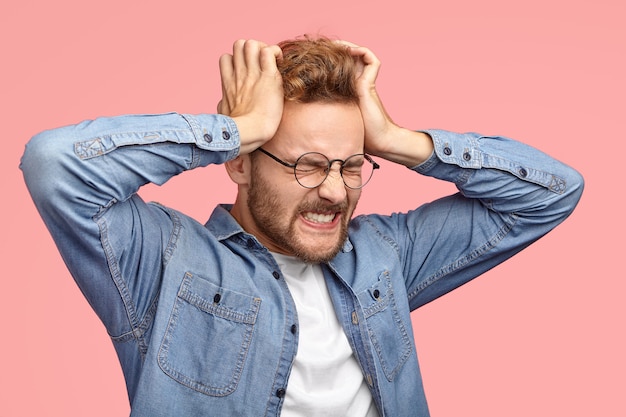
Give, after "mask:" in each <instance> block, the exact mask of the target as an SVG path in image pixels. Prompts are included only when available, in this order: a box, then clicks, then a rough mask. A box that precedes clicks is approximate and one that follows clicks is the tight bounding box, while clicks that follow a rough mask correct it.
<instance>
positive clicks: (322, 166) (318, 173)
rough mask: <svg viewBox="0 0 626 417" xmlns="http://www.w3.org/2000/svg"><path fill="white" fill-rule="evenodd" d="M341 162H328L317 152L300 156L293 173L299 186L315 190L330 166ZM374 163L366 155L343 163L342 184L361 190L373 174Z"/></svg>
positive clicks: (353, 156)
mask: <svg viewBox="0 0 626 417" xmlns="http://www.w3.org/2000/svg"><path fill="white" fill-rule="evenodd" d="M335 162H341V161H337V160H334V161H332V162H331V161H329V160H328V158H327V157H326V156H325V155H323V154H321V153H317V152H310V153H306V154H304V155H302V156H301V157H300V158H298V160H297V161H296V164H295V167H294V173H295V175H296V180H297V181H298V183H300V185H302V186H303V187H307V188H315V187H317V186H319V185H320V184H322V183H323V182H324V180H325V179H326V177H327V176H328V173H329V172H330V169H331V164H332V163H335ZM374 164H375V163H374V162H373V161H371V159H369V158H367V159H366V155H363V154H357V155H352V156H350V157H348V159H346V160H345V161H343V163H342V165H341V168H340V173H341V176H342V178H343V182H344V183H345V185H346V186H347V187H348V188H356V189H358V188H362V187H363V186H365V184H367V182H368V181H369V180H370V178H371V177H372V174H373V173H374Z"/></svg>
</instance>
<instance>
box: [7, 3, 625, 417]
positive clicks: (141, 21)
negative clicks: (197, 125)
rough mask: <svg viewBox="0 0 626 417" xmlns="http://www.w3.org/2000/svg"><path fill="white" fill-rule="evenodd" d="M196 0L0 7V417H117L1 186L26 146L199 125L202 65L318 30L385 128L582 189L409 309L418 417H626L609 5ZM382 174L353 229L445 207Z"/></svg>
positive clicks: (102, 378)
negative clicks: (559, 213)
mask: <svg viewBox="0 0 626 417" xmlns="http://www.w3.org/2000/svg"><path fill="white" fill-rule="evenodd" d="M210 3H217V2H210V1H199V0H198V1H192V0H181V1H177V2H172V1H168V2H165V1H159V0H152V1H128V0H124V1H122V0H108V1H106V2H105V1H101V2H85V1H77V0H58V1H54V2H51V1H43V0H22V1H20V2H17V1H13V2H9V1H5V2H3V3H2V6H0V46H1V49H0V51H1V52H0V53H1V54H2V65H1V67H0V74H1V77H0V83H1V85H0V105H1V106H2V107H1V109H0V117H1V120H2V136H3V141H2V143H3V146H2V152H1V153H0V158H1V161H2V165H1V168H0V169H1V170H2V173H1V176H0V178H1V181H2V191H3V202H2V205H1V210H2V213H1V214H2V215H1V216H0V219H1V220H0V221H1V222H2V225H1V227H2V229H1V230H2V236H3V239H2V240H1V243H0V244H1V245H2V247H1V250H0V254H1V256H2V266H3V270H4V274H3V275H4V279H3V284H2V290H1V291H0V320H1V322H0V325H1V329H0V335H1V337H2V339H1V343H0V352H1V354H0V361H1V363H0V369H2V372H0V416H2V417H13V416H55V417H56V416H64V417H74V416H76V417H79V416H80V417H84V416H90V417H97V416H107V417H110V416H123V415H127V414H128V410H129V407H128V404H127V398H126V393H125V388H124V384H123V379H122V374H121V371H120V368H119V365H118V363H117V359H116V357H115V354H114V351H113V348H112V346H111V344H110V342H109V341H108V337H107V335H106V332H105V330H104V328H103V326H102V325H101V324H100V323H99V322H98V321H97V319H96V317H95V315H94V314H93V313H92V312H91V310H90V308H89V307H88V305H87V303H86V302H85V301H84V300H83V298H82V296H81V295H80V293H79V291H78V289H77V287H76V286H75V284H74V283H73V282H72V280H71V278H70V276H69V274H68V273H67V271H66V269H65V267H64V265H63V264H62V262H61V260H60V257H59V255H58V254H57V252H56V249H55V247H54V245H53V242H52V240H51V239H50V237H49V236H48V234H47V232H46V230H45V228H44V226H43V223H42V221H41V220H40V219H39V217H38V215H37V213H36V212H35V209H34V207H33V205H32V203H31V202H30V200H29V197H28V195H27V192H26V189H25V187H24V185H23V182H22V179H21V174H20V172H19V171H18V169H17V165H18V160H19V157H20V156H21V153H22V151H23V147H24V144H25V143H26V141H27V140H28V139H29V137H30V136H32V135H33V134H35V133H37V132H38V131H40V130H43V129H46V128H51V127H56V126H59V125H63V124H68V123H74V122H78V121H80V120H83V119H87V118H94V117H97V116H100V115H115V114H121V113H144V112H146V113H149V112H165V111H171V110H175V111H179V112H189V113H200V112H212V111H213V110H214V109H215V104H216V102H217V100H218V99H219V91H220V89H219V74H218V66H217V60H218V57H219V56H220V54H222V53H224V52H228V51H229V50H230V48H231V45H232V42H233V41H234V40H235V39H237V38H250V37H252V38H257V39H262V40H265V41H267V42H277V41H279V40H282V39H285V38H291V37H294V36H297V35H300V34H303V33H317V32H320V33H324V34H326V35H329V36H332V37H339V38H344V39H347V40H350V41H353V42H355V43H358V44H362V45H366V46H368V47H370V48H371V49H372V50H374V51H375V52H376V53H377V55H378V56H379V57H380V58H381V60H382V62H383V68H382V71H381V74H380V78H379V82H378V88H379V92H380V94H381V96H382V97H383V100H384V102H385V103H386V106H387V109H388V110H389V112H390V113H391V114H392V116H393V117H394V119H395V120H396V122H398V123H399V124H402V125H404V126H406V127H411V128H415V129H418V128H428V127H437V128H445V129H449V130H456V131H469V130H471V131H479V132H482V133H485V134H501V135H506V136H511V137H515V138H518V139H520V140H523V141H525V142H527V143H530V144H532V145H535V146H537V147H540V148H542V149H543V150H545V151H547V152H548V153H550V154H552V155H553V156H555V157H557V158H559V159H561V160H563V161H566V162H567V163H569V164H570V165H572V166H574V167H576V168H578V169H579V170H580V171H581V172H582V173H583V174H584V176H585V178H586V184H587V188H586V191H585V194H584V196H583V199H582V201H581V203H580V205H579V207H578V209H577V211H576V212H575V213H574V214H573V215H572V217H571V218H570V219H569V220H568V221H566V222H565V223H564V224H563V225H562V226H560V227H559V228H558V229H557V230H556V231H555V232H554V233H552V234H550V235H548V236H547V237H546V238H544V239H542V240H541V241H540V242H538V243H537V244H535V245H534V246H532V247H531V248H529V249H528V250H526V251H525V252H523V253H522V254H520V255H519V256H517V257H516V258H515V259H513V260H511V261H510V262H508V263H506V264H504V265H502V266H500V267H498V268H496V269H495V270H493V271H491V272H489V273H487V274H485V275H484V276H483V277H482V278H480V279H478V280H476V281H474V282H473V283H471V284H469V285H467V286H465V287H463V288H461V289H459V290H458V291H456V292H454V293H452V294H450V295H448V296H446V297H444V298H442V299H440V300H438V301H436V302H434V303H432V304H430V305H427V306H426V307H424V308H422V309H421V310H420V311H418V312H416V313H414V327H415V329H416V334H417V346H418V350H419V354H420V359H421V364H422V367H423V376H424V379H425V384H426V391H427V395H428V398H429V402H430V407H431V411H432V415H433V416H435V417H447V416H481V417H488V416H494V417H495V416H498V417H501V416H624V415H626V406H625V402H624V394H625V392H626V389H625V388H626V387H625V385H626V384H625V382H624V375H625V374H626V364H625V360H624V356H626V355H625V353H626V346H625V341H624V318H625V309H624V302H623V301H622V299H623V298H624V294H625V291H626V287H625V284H624V278H625V275H626V274H625V273H624V271H623V268H622V267H621V264H620V262H621V261H622V260H624V254H623V252H624V248H625V247H624V243H623V237H624V232H625V230H624V215H623V213H622V210H623V205H622V201H623V187H619V188H618V185H621V181H620V183H618V180H620V179H623V177H624V175H623V168H622V166H623V162H622V161H623V158H624V157H623V155H624V151H626V149H625V147H624V131H625V129H624V120H625V105H624V97H625V96H626V89H625V83H624V77H625V74H626V65H625V62H624V61H625V58H624V57H625V56H626V48H625V46H626V45H625V44H626V30H625V29H624V28H625V24H624V21H625V18H626V13H625V12H624V6H623V4H624V3H623V2H621V1H620V0H612V1H610V0H596V1H594V2H588V1H576V0H569V1H561V0H559V1H547V0H530V1H526V2H503V1H496V0H491V1H490V0H476V1H472V2H467V1H462V0H452V1H434V2H420V1H409V0H404V1H399V0H385V1H376V2H374V1H369V0H359V1H356V0H349V1H341V0H316V1H301V2H294V1H292V0H289V1H287V0H281V1H276V2H271V1H259V0H254V1H252V0H242V1H238V2H230V1H224V2H223V4H221V5H210ZM592 3H593V4H594V5H593V6H591V4H592ZM505 4H509V5H505ZM513 4H514V5H513ZM618 163H619V164H620V165H618ZM618 169H619V171H618ZM379 174H380V175H378V174H377V176H376V177H375V178H374V180H373V183H372V184H371V185H368V188H366V190H365V195H364V197H363V200H362V203H361V205H360V211H361V212H370V211H378V212H390V211H392V210H404V209H407V208H410V207H414V206H417V205H418V204H420V203H422V202H425V201H428V200H430V199H432V198H435V197H437V196H441V195H443V194H445V193H449V192H451V191H452V190H453V189H452V187H450V186H449V185H448V184H440V183H439V182H437V181H434V180H430V179H427V178H421V177H417V176H410V175H409V173H407V172H406V170H405V169H404V168H402V169H399V168H397V167H393V166H391V165H389V164H384V166H383V169H382V171H381V172H380V173H379ZM408 190H412V191H410V192H409V191H408ZM144 194H145V195H146V196H147V197H148V198H150V199H158V200H159V201H161V202H163V203H166V204H168V205H172V206H174V207H176V208H178V209H181V210H183V211H186V212H187V213H189V214H190V215H192V216H194V217H196V218H197V219H199V220H204V219H205V218H206V217H207V216H208V214H209V213H210V211H211V209H212V207H213V206H214V204H216V203H218V202H228V201H231V200H232V197H233V195H234V187H233V186H232V185H231V183H229V181H228V180H227V179H226V177H225V175H224V174H223V172H222V168H221V167H213V168H209V169H207V170H200V171H198V172H193V173H189V174H186V175H184V176H181V177H179V178H176V179H175V180H173V181H171V183H168V184H167V185H165V186H164V187H161V188H160V189H159V188H157V187H151V188H149V189H147V190H145V191H144ZM394 417H395V416H394Z"/></svg>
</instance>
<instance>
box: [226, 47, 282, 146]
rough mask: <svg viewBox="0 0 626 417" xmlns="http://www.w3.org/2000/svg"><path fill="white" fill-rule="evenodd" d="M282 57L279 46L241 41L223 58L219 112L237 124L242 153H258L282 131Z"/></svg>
mask: <svg viewBox="0 0 626 417" xmlns="http://www.w3.org/2000/svg"><path fill="white" fill-rule="evenodd" d="M281 57H282V51H281V49H280V48H279V47H278V46H277V45H266V44H265V43H263V42H259V41H255V40H238V41H236V42H235V43H234V44H233V54H232V55H231V54H224V55H222V56H221V57H220V74H221V78H222V99H221V100H220V102H219V103H218V105H217V111H218V113H220V114H224V115H226V116H230V117H232V118H233V120H234V121H235V123H236V124H237V129H238V130H239V136H240V141H241V149H240V154H246V153H250V152H252V151H254V150H255V149H257V148H258V147H259V146H261V145H263V144H264V143H265V142H267V141H268V140H270V139H271V138H272V137H273V136H274V134H275V133H276V129H278V125H279V123H280V120H281V117H282V114H283V105H284V92H283V83H282V77H281V76H280V72H279V71H278V68H277V66H276V60H277V59H280V58H281Z"/></svg>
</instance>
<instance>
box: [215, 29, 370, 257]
mask: <svg viewBox="0 0 626 417" xmlns="http://www.w3.org/2000/svg"><path fill="white" fill-rule="evenodd" d="M279 46H280V47H281V49H282V50H283V57H282V59H280V60H279V61H278V68H279V71H280V73H281V76H282V79H283V86H284V90H285V107H284V110H283V116H282V120H281V123H280V125H279V127H278V130H277V131H276V134H275V136H274V137H273V138H272V140H270V141H269V142H267V143H266V144H265V145H263V147H262V148H263V149H264V150H266V151H268V152H269V153H271V154H273V155H275V156H276V157H278V158H279V159H281V160H282V161H284V162H286V163H287V164H294V163H295V162H296V161H297V160H298V158H299V157H300V156H301V155H303V154H305V153H307V152H319V153H321V154H323V155H325V156H326V157H327V158H328V159H329V160H345V159H347V158H348V157H350V156H351V155H354V154H361V153H363V149H364V127H363V120H362V117H361V113H360V111H359V107H358V95H357V92H356V88H355V70H356V65H355V61H354V58H353V57H352V56H351V55H350V52H349V51H348V50H347V48H346V47H345V46H343V45H341V44H338V43H335V42H333V41H330V40H328V39H324V38H318V39H313V38H308V37H307V38H302V39H297V40H291V41H285V42H282V43H280V44H279ZM227 168H228V171H229V174H230V176H231V178H232V179H233V180H234V181H235V182H236V183H237V184H238V185H239V188H238V195H237V200H236V202H235V205H234V207H233V209H232V211H231V213H232V214H233V216H234V217H235V218H236V219H237V221H238V222H239V223H240V224H241V225H242V227H243V228H244V230H246V231H247V232H248V233H251V234H253V235H255V236H256V237H257V239H259V241H260V242H261V243H263V244H264V245H265V246H266V247H267V248H268V249H270V250H271V251H275V252H279V253H284V254H287V255H294V256H297V257H299V258H300V259H303V260H305V261H306V262H311V263H317V262H325V261H328V260H330V259H332V258H333V257H334V256H335V255H336V254H337V252H339V250H340V249H341V247H342V246H343V243H344V242H345V239H346V237H347V229H348V222H349V220H350V218H351V216H352V214H353V212H354V209H355V207H356V204H357V202H358V199H359V197H360V193H361V192H360V189H351V188H349V187H346V186H345V184H344V182H343V179H342V177H341V174H340V162H335V163H333V165H332V168H331V170H330V172H329V174H328V177H327V178H326V179H325V180H324V181H323V182H322V183H321V185H319V186H318V187H315V188H305V187H303V186H302V185H301V184H300V183H298V181H297V180H296V178H295V175H294V169H293V168H290V167H287V166H284V165H282V164H281V163H279V162H277V161H276V160H273V159H272V158H271V157H270V156H268V155H265V154H263V153H262V152H260V151H255V152H252V153H251V154H249V155H243V156H241V157H239V158H237V159H236V160H234V161H231V162H229V163H228V164H227Z"/></svg>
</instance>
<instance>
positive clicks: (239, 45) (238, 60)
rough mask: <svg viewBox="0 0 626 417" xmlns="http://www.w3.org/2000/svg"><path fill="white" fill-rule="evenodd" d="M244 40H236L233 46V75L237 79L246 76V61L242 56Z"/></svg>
mask: <svg viewBox="0 0 626 417" xmlns="http://www.w3.org/2000/svg"><path fill="white" fill-rule="evenodd" d="M245 44H246V40H245V39H238V40H236V41H235V43H234V44H233V73H234V74H235V76H236V77H237V79H243V78H244V77H245V75H246V72H247V69H246V59H245V56H244V46H245Z"/></svg>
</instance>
